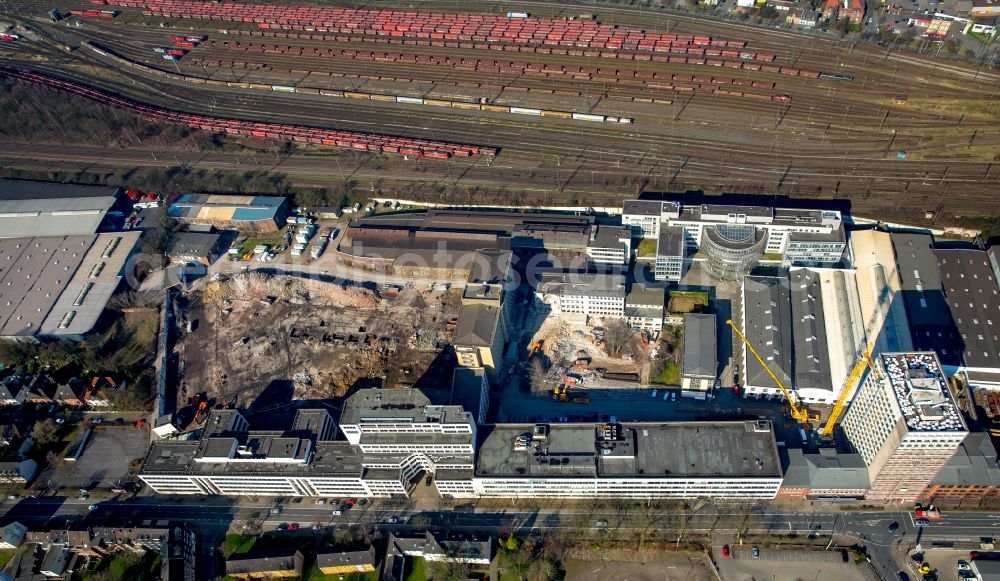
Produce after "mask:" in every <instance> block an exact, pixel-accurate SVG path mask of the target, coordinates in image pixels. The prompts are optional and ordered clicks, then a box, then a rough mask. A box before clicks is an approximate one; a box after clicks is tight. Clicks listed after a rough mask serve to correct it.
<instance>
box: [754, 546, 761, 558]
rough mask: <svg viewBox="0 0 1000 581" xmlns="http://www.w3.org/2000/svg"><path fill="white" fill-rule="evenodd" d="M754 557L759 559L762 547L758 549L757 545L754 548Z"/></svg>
mask: <svg viewBox="0 0 1000 581" xmlns="http://www.w3.org/2000/svg"><path fill="white" fill-rule="evenodd" d="M753 558H754V559H759V558H760V549H758V548H757V547H754V548H753Z"/></svg>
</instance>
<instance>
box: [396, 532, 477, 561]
mask: <svg viewBox="0 0 1000 581" xmlns="http://www.w3.org/2000/svg"><path fill="white" fill-rule="evenodd" d="M389 551H390V552H396V553H398V554H401V555H404V556H407V557H421V558H423V559H424V560H425V561H457V562H461V563H469V564H472V565H489V564H490V562H491V561H492V560H493V538H492V537H482V538H480V537H467V538H445V537H441V538H438V537H436V536H435V535H434V534H433V533H431V532H429V531H428V532H426V533H424V535H423V536H418V537H397V536H396V535H391V536H390V537H389Z"/></svg>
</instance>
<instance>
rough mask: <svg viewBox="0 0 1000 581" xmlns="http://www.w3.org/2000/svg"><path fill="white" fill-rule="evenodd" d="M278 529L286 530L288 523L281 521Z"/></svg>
mask: <svg viewBox="0 0 1000 581" xmlns="http://www.w3.org/2000/svg"><path fill="white" fill-rule="evenodd" d="M278 530H279V531H287V530H288V523H286V522H283V523H281V524H280V525H278Z"/></svg>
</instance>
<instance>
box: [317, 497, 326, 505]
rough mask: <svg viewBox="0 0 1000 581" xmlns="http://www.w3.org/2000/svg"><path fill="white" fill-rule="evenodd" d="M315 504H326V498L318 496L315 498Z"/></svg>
mask: <svg viewBox="0 0 1000 581" xmlns="http://www.w3.org/2000/svg"><path fill="white" fill-rule="evenodd" d="M316 504H326V500H324V499H322V498H320V499H317V500H316Z"/></svg>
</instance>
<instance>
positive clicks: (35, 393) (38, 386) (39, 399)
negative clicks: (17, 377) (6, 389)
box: [21, 375, 54, 405]
mask: <svg viewBox="0 0 1000 581" xmlns="http://www.w3.org/2000/svg"><path fill="white" fill-rule="evenodd" d="M53 384H54V382H53V381H52V378H51V377H49V376H48V375H36V376H34V377H32V378H31V381H29V382H28V385H26V386H25V387H24V398H23V399H22V400H21V401H22V402H23V403H31V404H37V405H45V404H48V403H52V399H51V398H50V397H49V396H48V392H50V391H51V389H50V388H51V387H52V385H53Z"/></svg>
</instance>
